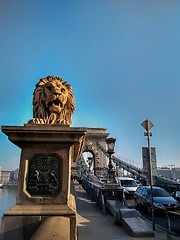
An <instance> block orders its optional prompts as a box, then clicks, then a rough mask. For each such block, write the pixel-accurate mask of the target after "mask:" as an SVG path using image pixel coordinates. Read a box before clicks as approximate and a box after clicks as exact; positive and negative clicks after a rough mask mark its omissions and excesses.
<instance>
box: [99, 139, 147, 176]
mask: <svg viewBox="0 0 180 240" xmlns="http://www.w3.org/2000/svg"><path fill="white" fill-rule="evenodd" d="M97 145H98V147H99V149H100V150H101V151H102V152H103V153H104V154H105V155H106V156H107V157H109V155H108V153H107V152H106V149H105V148H104V147H103V146H102V145H101V144H99V143H97ZM112 160H113V162H114V163H116V164H118V165H119V167H122V168H123V169H124V170H126V171H128V172H130V173H131V174H133V175H138V176H139V177H142V178H145V175H144V174H143V170H142V168H138V167H137V166H133V165H132V164H129V163H127V162H125V161H123V160H122V159H119V158H118V157H116V156H113V157H112Z"/></svg>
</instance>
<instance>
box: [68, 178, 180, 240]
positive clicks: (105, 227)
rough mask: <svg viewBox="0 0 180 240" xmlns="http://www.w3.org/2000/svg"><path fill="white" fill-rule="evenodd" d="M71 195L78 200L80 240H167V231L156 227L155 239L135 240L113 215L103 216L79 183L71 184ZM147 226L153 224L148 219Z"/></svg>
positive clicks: (136, 239)
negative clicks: (116, 221) (115, 221)
mask: <svg viewBox="0 0 180 240" xmlns="http://www.w3.org/2000/svg"><path fill="white" fill-rule="evenodd" d="M71 193H72V194H73V195H74V196H75V198H76V205H77V236H78V238H77V239H78V240H92V239H93V240H101V239H102V240H120V239H121V240H122V239H123V240H131V239H132V240H139V239H145V240H153V239H157V240H159V239H161V240H165V239H166V240H167V239H168V238H167V233H166V231H164V230H162V229H161V228H159V227H158V226H156V231H155V237H141V238H135V237H131V236H129V235H128V233H127V232H126V231H125V230H124V229H123V228H122V226H120V225H116V224H115V223H114V219H113V217H112V216H111V215H103V214H102V213H101V210H100V209H99V208H98V207H97V206H96V204H95V202H93V201H92V200H91V199H90V198H89V196H88V195H87V193H86V191H85V190H84V189H83V188H82V187H81V185H79V183H78V182H77V181H75V182H73V181H72V182H71ZM146 221H147V224H150V225H151V222H150V221H149V220H148V219H147V220H146ZM177 239H180V237H179V236H174V235H172V236H171V240H177Z"/></svg>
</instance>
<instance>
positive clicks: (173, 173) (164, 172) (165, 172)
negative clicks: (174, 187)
mask: <svg viewBox="0 0 180 240" xmlns="http://www.w3.org/2000/svg"><path fill="white" fill-rule="evenodd" d="M157 172H158V175H161V176H163V177H167V178H171V179H180V168H178V167H173V168H170V167H158V168H157Z"/></svg>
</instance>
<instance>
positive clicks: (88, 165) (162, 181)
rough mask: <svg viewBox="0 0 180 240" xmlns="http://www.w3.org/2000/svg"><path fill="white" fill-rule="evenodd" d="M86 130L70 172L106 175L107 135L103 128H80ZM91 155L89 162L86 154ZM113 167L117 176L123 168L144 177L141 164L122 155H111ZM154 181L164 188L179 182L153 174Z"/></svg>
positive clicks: (82, 175)
mask: <svg viewBox="0 0 180 240" xmlns="http://www.w3.org/2000/svg"><path fill="white" fill-rule="evenodd" d="M82 130H85V131H86V132H87V135H86V140H85V143H84V146H83V149H82V154H81V156H80V158H79V159H78V161H77V162H76V163H73V165H72V174H74V175H77V176H79V177H81V178H86V177H87V176H88V175H89V173H91V174H94V175H95V176H96V177H98V178H100V177H106V176H107V170H108V166H107V165H108V161H109V160H108V157H109V156H108V153H107V151H106V142H105V140H106V139H107V137H108V136H109V133H107V132H106V129H105V128H82ZM88 154H89V155H91V156H92V157H91V158H90V159H91V162H89V161H88V156H89V155H88ZM112 160H113V163H114V168H115V169H116V173H117V175H118V176H120V175H122V172H123V171H124V170H125V171H127V172H128V173H129V174H131V175H132V176H133V177H137V178H141V179H146V175H144V171H143V166H142V167H138V166H140V165H141V164H140V163H138V162H135V161H130V160H128V159H125V158H123V157H117V156H115V155H114V156H113V157H112ZM154 181H155V184H156V185H159V186H161V187H165V188H167V187H168V188H172V189H173V188H177V186H179V185H180V184H179V183H178V182H176V181H173V180H171V179H168V178H165V177H162V176H158V175H157V176H155V177H154Z"/></svg>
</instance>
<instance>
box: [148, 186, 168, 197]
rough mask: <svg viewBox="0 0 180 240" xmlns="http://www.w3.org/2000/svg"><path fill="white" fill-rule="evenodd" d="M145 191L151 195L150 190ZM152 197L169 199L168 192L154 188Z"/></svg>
mask: <svg viewBox="0 0 180 240" xmlns="http://www.w3.org/2000/svg"><path fill="white" fill-rule="evenodd" d="M147 191H148V193H149V194H150V193H151V190H150V189H148V190H147ZM153 196H154V197H169V196H170V194H169V193H168V192H166V191H165V190H164V189H161V188H155V189H153Z"/></svg>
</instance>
